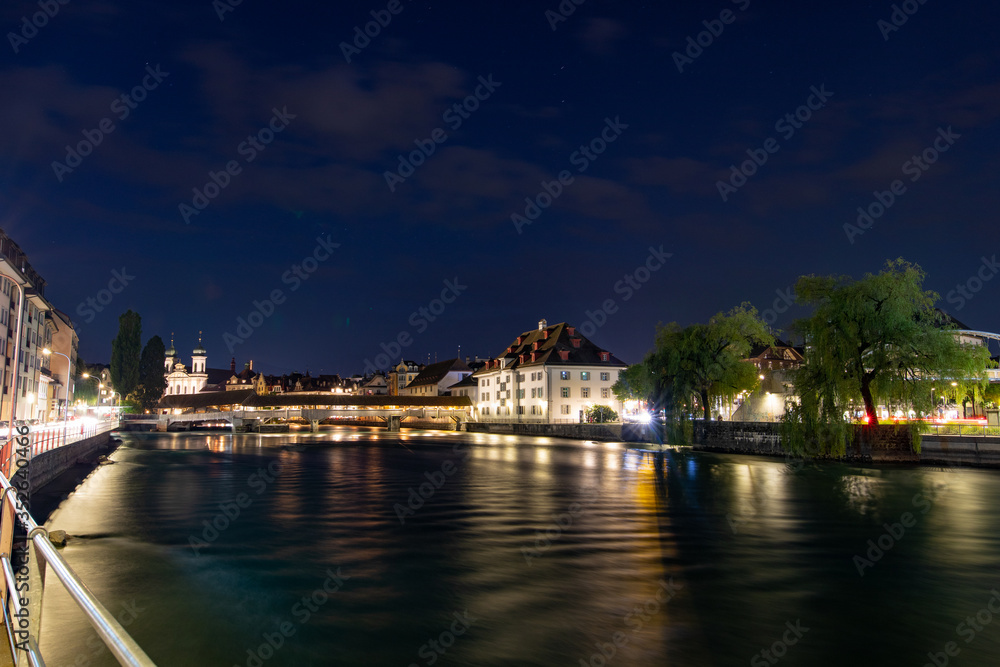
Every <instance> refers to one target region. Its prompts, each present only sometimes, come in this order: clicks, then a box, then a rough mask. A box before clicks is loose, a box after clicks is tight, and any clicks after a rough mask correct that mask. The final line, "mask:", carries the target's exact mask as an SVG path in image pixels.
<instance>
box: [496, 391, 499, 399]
mask: <svg viewBox="0 0 1000 667" xmlns="http://www.w3.org/2000/svg"><path fill="white" fill-rule="evenodd" d="M496 400H498V401H499V400H500V392H499V391H498V392H497V397H496Z"/></svg>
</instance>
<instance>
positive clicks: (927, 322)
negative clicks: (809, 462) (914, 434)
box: [786, 259, 989, 454]
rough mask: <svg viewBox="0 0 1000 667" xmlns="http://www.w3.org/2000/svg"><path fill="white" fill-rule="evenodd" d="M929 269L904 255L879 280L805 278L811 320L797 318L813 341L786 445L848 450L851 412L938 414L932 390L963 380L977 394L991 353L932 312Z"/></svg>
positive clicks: (800, 286) (802, 297)
mask: <svg viewBox="0 0 1000 667" xmlns="http://www.w3.org/2000/svg"><path fill="white" fill-rule="evenodd" d="M924 277H925V274H924V272H923V270H922V269H921V268H920V267H919V266H917V265H915V264H910V263H908V262H906V261H904V260H902V259H898V260H895V261H888V262H886V265H885V268H884V269H883V270H882V272H881V273H879V274H877V275H872V274H866V275H865V277H864V278H862V279H861V280H857V281H855V280H853V279H852V278H850V277H849V276H825V277H819V276H813V275H810V276H802V277H801V278H800V279H799V280H798V282H797V283H796V286H795V293H796V294H797V295H798V300H799V301H800V302H801V303H804V304H808V305H812V306H813V307H814V309H815V310H814V312H813V314H812V315H811V316H810V317H808V318H805V319H802V320H799V321H797V322H796V324H795V327H796V329H797V330H798V331H799V332H800V333H801V334H803V335H804V337H805V339H806V360H805V364H803V366H802V367H800V368H799V369H798V370H797V371H796V372H795V374H794V382H795V387H796V390H797V392H798V394H799V396H800V397H801V404H800V405H799V406H798V407H797V408H795V409H793V410H791V411H790V412H789V413H788V414H787V415H786V424H787V426H788V427H789V430H790V431H795V432H797V433H798V434H797V435H795V434H792V433H790V434H789V438H790V439H789V440H788V442H796V443H798V444H803V443H804V442H811V441H819V442H820V443H821V444H822V447H823V448H824V449H825V450H828V451H829V453H831V454H836V453H837V452H842V451H843V447H844V446H845V445H846V439H845V438H846V435H847V432H848V429H846V428H843V425H844V424H845V423H846V420H845V416H844V415H845V413H846V412H848V411H849V410H850V409H851V405H852V402H853V401H857V402H858V404H859V405H863V406H864V409H865V413H866V414H867V417H868V423H869V424H872V425H875V424H878V415H877V414H876V405H878V404H879V403H882V404H884V405H893V404H895V405H899V406H901V407H902V408H903V409H909V408H910V407H912V408H913V409H914V410H915V411H917V413H918V414H921V415H925V414H929V413H930V411H931V400H932V399H931V396H932V392H931V387H933V386H935V383H942V382H945V381H947V382H949V383H950V382H956V383H957V384H958V388H959V391H972V392H974V393H976V394H978V393H979V392H980V391H981V387H982V386H983V385H984V383H985V380H986V377H985V368H986V365H987V363H988V361H989V351H988V349H987V348H985V347H981V346H971V345H963V344H961V343H960V342H959V341H958V339H957V338H956V336H955V335H954V334H953V333H951V331H950V330H952V329H954V326H953V325H952V324H950V323H949V321H947V320H946V318H945V317H944V316H943V314H942V313H941V312H940V311H938V310H936V309H935V308H934V304H935V303H936V301H937V300H938V298H939V297H938V295H937V294H935V293H934V292H930V291H925V290H924V289H923V281H924Z"/></svg>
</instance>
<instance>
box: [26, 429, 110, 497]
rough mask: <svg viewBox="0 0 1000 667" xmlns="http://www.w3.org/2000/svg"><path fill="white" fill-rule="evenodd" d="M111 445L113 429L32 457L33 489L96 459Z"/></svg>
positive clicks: (31, 478)
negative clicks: (75, 466)
mask: <svg viewBox="0 0 1000 667" xmlns="http://www.w3.org/2000/svg"><path fill="white" fill-rule="evenodd" d="M110 445H111V431H106V432H104V433H98V434H97V435H95V436H93V437H90V438H87V439H86V440H78V441H76V442H73V443H70V444H68V445H66V446H64V447H58V448H56V449H50V450H49V451H47V452H42V453H41V454H39V455H37V456H34V457H32V459H31V461H29V462H28V465H27V468H28V474H29V475H30V477H29V479H30V480H31V490H32V491H37V490H38V489H40V488H42V487H43V486H45V485H46V484H48V483H49V482H51V481H52V480H54V479H55V478H56V477H58V476H59V475H61V474H63V473H64V472H66V471H67V470H69V469H70V468H72V467H73V466H74V465H76V464H77V463H79V462H83V461H88V462H90V461H96V460H97V457H98V456H100V455H101V454H103V453H105V452H106V451H108V449H109V446H110ZM19 474H20V473H19ZM15 476H16V475H15Z"/></svg>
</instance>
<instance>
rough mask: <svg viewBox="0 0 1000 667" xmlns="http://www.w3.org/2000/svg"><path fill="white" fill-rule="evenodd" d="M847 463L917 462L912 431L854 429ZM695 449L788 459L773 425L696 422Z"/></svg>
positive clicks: (883, 427)
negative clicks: (785, 457)
mask: <svg viewBox="0 0 1000 667" xmlns="http://www.w3.org/2000/svg"><path fill="white" fill-rule="evenodd" d="M852 428H853V432H854V434H853V437H852V441H851V442H850V443H848V445H847V453H846V455H845V456H844V459H845V460H850V461H866V462H875V463H888V462H904V461H911V462H917V461H919V460H920V457H919V455H918V454H917V453H916V452H914V451H913V444H912V438H911V436H910V431H909V428H908V427H906V426H897V425H895V424H885V425H881V424H880V425H878V426H854V427H852ZM693 441H694V448H695V449H703V450H708V451H718V452H731V453H734V454H758V455H764V456H787V455H788V452H786V451H785V449H784V448H783V447H782V442H781V424H777V423H771V422H725V421H708V422H706V421H695V422H694V437H693Z"/></svg>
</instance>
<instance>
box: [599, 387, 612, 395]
mask: <svg viewBox="0 0 1000 667" xmlns="http://www.w3.org/2000/svg"><path fill="white" fill-rule="evenodd" d="M601 398H611V390H610V389H608V388H607V387H601Z"/></svg>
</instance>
